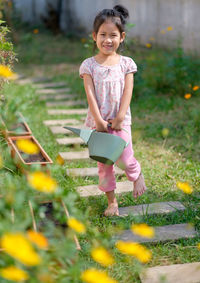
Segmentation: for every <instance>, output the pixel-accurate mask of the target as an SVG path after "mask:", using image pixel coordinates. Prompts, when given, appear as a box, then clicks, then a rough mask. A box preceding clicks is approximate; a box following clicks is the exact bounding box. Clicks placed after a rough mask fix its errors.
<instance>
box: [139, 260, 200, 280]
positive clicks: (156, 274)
mask: <svg viewBox="0 0 200 283" xmlns="http://www.w3.org/2000/svg"><path fill="white" fill-rule="evenodd" d="M140 279H141V282H142V283H160V282H166V283H199V282H200V262H193V263H184V264H173V265H165V266H154V267H151V268H147V269H145V271H144V273H143V274H141V275H140Z"/></svg>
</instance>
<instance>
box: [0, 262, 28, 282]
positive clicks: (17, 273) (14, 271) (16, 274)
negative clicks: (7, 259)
mask: <svg viewBox="0 0 200 283" xmlns="http://www.w3.org/2000/svg"><path fill="white" fill-rule="evenodd" d="M0 275H1V277H3V278H5V279H7V280H12V281H15V282H21V281H25V280H27V279H28V278H29V276H28V273H27V272H25V271H24V270H22V269H20V268H18V267H16V266H13V265H11V266H8V267H5V268H2V269H1V270H0Z"/></svg>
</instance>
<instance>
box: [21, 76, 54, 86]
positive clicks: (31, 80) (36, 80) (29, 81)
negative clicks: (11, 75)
mask: <svg viewBox="0 0 200 283" xmlns="http://www.w3.org/2000/svg"><path fill="white" fill-rule="evenodd" d="M48 81H50V78H45V77H38V78H37V77H35V78H22V79H18V80H16V82H17V83H18V84H20V85H24V84H33V83H41V82H48Z"/></svg>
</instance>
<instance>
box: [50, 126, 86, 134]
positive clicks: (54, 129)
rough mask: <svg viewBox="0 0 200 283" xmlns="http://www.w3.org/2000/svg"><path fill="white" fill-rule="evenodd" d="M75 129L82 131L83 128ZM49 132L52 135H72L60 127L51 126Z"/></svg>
mask: <svg viewBox="0 0 200 283" xmlns="http://www.w3.org/2000/svg"><path fill="white" fill-rule="evenodd" d="M76 128H79V129H82V128H85V129H86V127H84V125H76ZM49 129H50V131H51V132H52V134H54V135H57V134H72V132H71V131H70V130H67V129H65V128H63V127H61V126H52V127H49Z"/></svg>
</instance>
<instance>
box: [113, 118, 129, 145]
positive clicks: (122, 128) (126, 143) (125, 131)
mask: <svg viewBox="0 0 200 283" xmlns="http://www.w3.org/2000/svg"><path fill="white" fill-rule="evenodd" d="M111 126H112V124H111V123H108V127H111ZM122 130H123V131H125V132H127V133H128V134H129V132H128V131H127V130H126V129H124V128H122ZM129 142H130V141H128V142H127V143H126V147H127V146H128V145H129Z"/></svg>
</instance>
